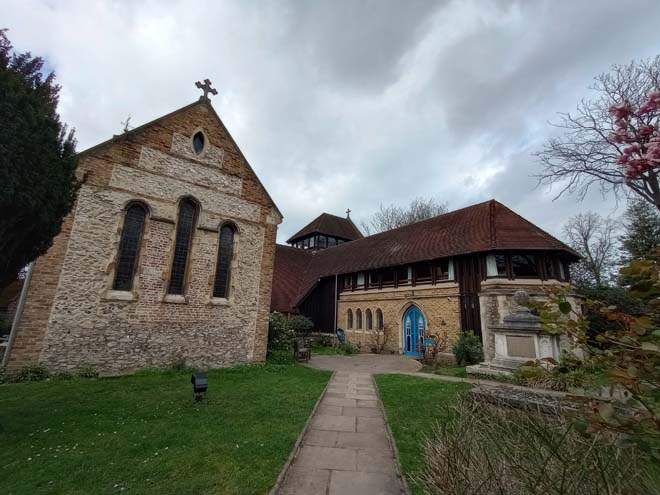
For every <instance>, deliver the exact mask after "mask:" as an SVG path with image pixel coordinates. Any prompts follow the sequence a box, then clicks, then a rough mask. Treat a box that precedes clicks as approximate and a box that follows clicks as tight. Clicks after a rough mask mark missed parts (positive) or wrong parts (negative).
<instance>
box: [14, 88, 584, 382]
mask: <svg viewBox="0 0 660 495" xmlns="http://www.w3.org/2000/svg"><path fill="white" fill-rule="evenodd" d="M197 85H198V87H200V88H201V89H203V90H204V96H202V97H200V99H199V101H196V102H194V103H192V104H190V105H187V106H185V107H183V108H180V109H179V110H176V111H174V112H172V113H170V114H168V115H165V116H163V117H160V118H158V119H156V120H154V121H153V122H149V123H147V124H144V125H142V126H141V127H138V128H136V129H133V130H127V131H125V132H124V133H122V134H120V135H117V136H114V137H113V138H112V139H109V140H108V141H105V142H103V143H101V144H98V145H96V146H94V147H92V148H90V149H88V150H86V151H84V152H82V153H80V155H79V164H78V171H77V175H78V178H79V181H80V189H79V191H78V196H77V200H76V202H75V205H74V207H73V209H72V211H71V213H70V214H69V215H68V216H67V217H66V218H65V220H64V223H63V225H62V229H61V232H60V234H59V235H58V236H57V237H56V238H55V239H54V241H53V245H52V246H51V248H50V249H49V250H48V252H47V253H46V254H44V255H43V256H41V257H40V258H39V259H37V260H36V261H35V262H34V263H33V264H31V266H30V269H29V270H28V274H27V276H26V277H25V281H24V284H23V289H22V292H21V295H20V297H19V299H18V303H17V305H16V310H15V312H16V316H15V318H14V325H13V328H12V332H11V335H10V337H9V342H8V344H7V345H6V351H5V354H4V358H3V364H6V365H7V366H8V367H9V368H10V369H16V368H20V367H24V366H28V365H34V364H42V365H44V366H47V367H48V368H50V369H51V370H75V369H78V368H83V367H93V368H95V369H96V370H98V371H99V372H102V373H106V374H112V373H121V372H126V371H131V370H134V369H138V368H143V367H149V366H171V365H173V364H186V365H189V366H195V367H198V368H213V367H222V366H229V365H233V364H237V363H249V362H259V361H263V360H264V359H265V357H266V345H267V340H268V339H267V337H268V317H269V314H270V312H271V311H280V312H284V313H287V314H302V315H305V316H308V317H309V318H311V320H312V321H313V322H314V325H315V327H316V329H317V330H318V331H321V332H328V333H334V332H335V331H336V330H337V329H338V328H343V329H344V330H345V331H346V335H347V336H348V338H349V340H350V341H352V342H354V343H356V344H359V345H360V346H361V348H362V349H363V350H369V349H370V348H371V347H372V346H373V345H374V336H375V335H380V336H381V337H384V338H385V340H386V342H384V344H385V346H384V348H385V350H387V351H390V352H394V353H405V354H409V355H411V356H419V355H420V354H421V352H422V350H423V346H424V343H425V340H426V339H427V338H428V337H430V336H433V335H435V336H442V335H447V337H448V339H449V342H450V343H452V342H454V341H455V339H456V338H457V336H458V335H459V332H462V331H463V332H465V331H473V332H475V333H476V334H477V335H480V336H481V338H482V340H483V342H484V349H485V354H486V358H487V359H488V358H489V356H492V354H493V351H494V339H493V336H492V333H491V332H490V330H489V329H490V328H492V327H493V326H494V325H497V324H498V323H499V322H501V321H502V318H503V317H504V316H506V315H507V314H508V312H509V307H510V304H511V298H512V295H513V293H514V292H515V291H516V290H518V289H520V288H524V289H525V290H527V291H529V293H530V295H532V296H534V295H541V294H542V293H543V292H542V289H544V288H545V287H547V286H551V285H552V286H561V285H566V284H568V283H569V280H570V276H569V265H570V264H571V263H572V262H574V261H576V260H577V259H578V256H577V254H576V253H575V252H574V251H572V250H571V249H570V248H569V247H567V246H566V245H565V244H563V243H562V242H560V241H559V240H557V239H556V238H554V237H552V236H551V235H549V234H547V233H546V232H544V231H543V230H541V229H540V228H538V227H536V226H535V225H533V224H532V223H530V222H529V221H527V220H525V219H524V218H522V217H521V216H519V215H517V214H516V213H514V212H513V211H511V210H510V209H509V208H507V207H506V206H504V205H502V204H501V203H498V202H497V201H494V200H491V201H487V202H485V203H480V204H477V205H473V206H469V207H467V208H462V209H460V210H456V211H453V212H450V213H446V214H444V215H439V216H436V217H434V218H431V219H428V220H424V221H421V222H418V223H414V224H411V225H407V226H404V227H401V228H398V229H394V230H390V231H386V232H382V233H379V234H375V235H371V236H368V237H364V236H363V235H362V233H361V232H360V230H359V229H358V228H357V227H356V226H355V224H354V223H353V222H352V220H351V219H350V218H349V217H348V216H347V217H346V218H342V217H338V216H334V215H330V214H327V213H324V214H322V215H320V216H319V217H318V218H316V219H314V220H313V221H312V222H310V223H309V224H308V225H307V226H305V227H304V228H302V229H301V230H300V231H298V232H297V233H296V234H294V235H293V236H291V238H290V239H289V240H288V241H287V242H288V244H289V245H288V246H284V245H276V235H277V228H278V225H279V224H280V223H281V222H282V214H281V213H280V211H279V210H278V208H277V206H276V205H275V204H274V202H273V200H272V199H271V197H270V196H269V195H268V192H267V191H266V189H265V188H264V186H263V185H262V183H261V182H260V181H259V179H258V177H257V176H256V174H255V173H254V171H253V170H252V168H251V167H250V164H249V163H248V162H247V160H246V159H245V157H244V156H243V154H242V153H241V150H240V149H239V148H238V146H237V145H236V143H235V141H234V140H233V139H232V137H231V135H230V134H229V132H228V131H227V129H226V128H225V126H224V125H223V123H222V121H221V120H220V118H219V117H218V115H217V113H216V112H215V110H214V109H213V107H212V106H211V103H210V100H209V99H208V97H207V94H208V93H209V92H211V93H213V94H215V90H212V89H211V88H210V82H209V81H208V80H205V82H204V84H201V83H198V84H197ZM349 213H350V210H349ZM271 289H272V290H271ZM381 343H382V342H381Z"/></svg>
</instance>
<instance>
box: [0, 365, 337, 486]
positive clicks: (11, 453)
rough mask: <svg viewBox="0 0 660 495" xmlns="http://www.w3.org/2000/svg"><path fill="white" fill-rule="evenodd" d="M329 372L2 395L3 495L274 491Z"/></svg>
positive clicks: (91, 383)
mask: <svg viewBox="0 0 660 495" xmlns="http://www.w3.org/2000/svg"><path fill="white" fill-rule="evenodd" d="M329 377H330V373H329V372H324V371H319V370H313V369H309V368H304V367H301V366H282V365H273V364H269V365H265V366H258V365H255V366H243V367H238V368H233V369H226V370H214V371H211V372H209V390H208V394H207V400H206V401H205V402H203V403H194V402H193V400H192V386H191V384H190V373H189V372H184V371H144V372H141V373H139V374H136V375H132V376H126V377H120V378H101V379H89V380H83V379H78V380H72V381H50V382H39V383H22V384H9V385H1V386H0V472H2V473H3V474H2V475H1V476H0V493H2V494H3V495H10V494H30V495H32V494H67V495H68V494H85V495H87V494H112V493H136V494H177V495H179V494H210V493H218V494H225V493H231V494H258V493H267V492H268V490H269V489H270V488H271V487H272V485H273V484H274V482H275V480H276V478H277V475H278V473H279V472H280V470H281V468H282V467H283V465H284V463H285V461H286V459H287V457H288V456H289V453H290V451H291V449H292V448H293V445H294V443H295V441H296V438H297V437H298V435H299V433H300V431H301V430H302V428H303V426H304V424H305V421H306V419H307V417H308V416H309V414H310V412H311V410H312V407H313V406H314V403H315V402H316V400H317V399H318V397H319V395H320V394H321V391H322V390H323V388H324V386H325V384H326V383H327V381H328V378H329Z"/></svg>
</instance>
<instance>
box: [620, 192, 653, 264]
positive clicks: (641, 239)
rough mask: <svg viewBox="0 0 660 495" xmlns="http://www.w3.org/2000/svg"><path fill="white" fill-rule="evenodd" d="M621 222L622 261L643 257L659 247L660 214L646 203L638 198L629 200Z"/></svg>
mask: <svg viewBox="0 0 660 495" xmlns="http://www.w3.org/2000/svg"><path fill="white" fill-rule="evenodd" d="M622 223H623V228H624V230H625V232H624V234H623V236H622V237H621V247H622V249H623V251H624V256H623V259H624V261H630V260H632V259H635V258H645V257H646V256H648V255H651V254H653V253H654V252H655V250H656V249H657V248H658V247H660V214H659V213H658V211H657V210H655V209H654V208H653V207H652V206H650V205H649V204H648V203H646V202H644V201H642V200H639V199H635V200H633V201H631V202H630V204H629V205H628V209H627V210H626V213H625V215H624V218H623V222H622Z"/></svg>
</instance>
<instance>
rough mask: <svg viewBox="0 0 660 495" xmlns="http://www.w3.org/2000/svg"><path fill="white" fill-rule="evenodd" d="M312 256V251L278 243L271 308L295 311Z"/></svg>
mask: <svg viewBox="0 0 660 495" xmlns="http://www.w3.org/2000/svg"><path fill="white" fill-rule="evenodd" d="M311 258H312V252H311V251H307V250H305V249H297V248H292V247H289V246H282V245H281V244H277V245H276V246H275V267H274V270H273V291H272V293H271V297H270V310H271V311H279V312H280V313H295V312H297V310H296V308H295V307H294V306H293V302H294V301H295V300H296V299H297V296H298V290H299V289H300V286H301V285H302V282H303V277H304V275H305V272H306V271H307V268H308V266H309V263H310V261H311Z"/></svg>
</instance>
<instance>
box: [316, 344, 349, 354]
mask: <svg viewBox="0 0 660 495" xmlns="http://www.w3.org/2000/svg"><path fill="white" fill-rule="evenodd" d="M314 354H318V355H319V356H328V355H333V354H346V351H344V349H342V348H341V347H332V346H326V345H313V346H312V356H313V355H314Z"/></svg>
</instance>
